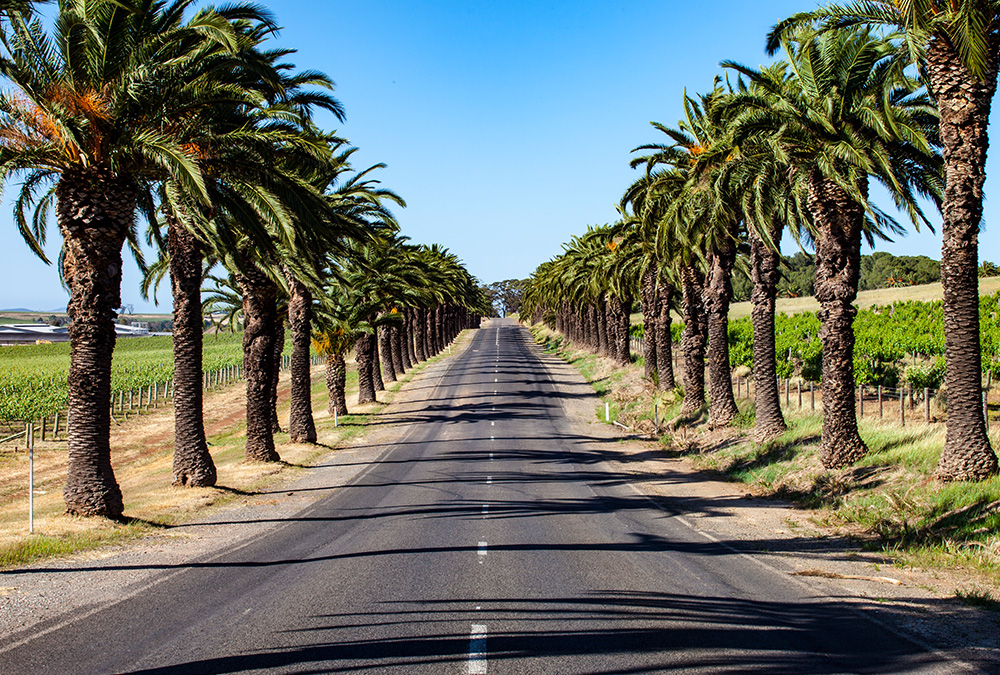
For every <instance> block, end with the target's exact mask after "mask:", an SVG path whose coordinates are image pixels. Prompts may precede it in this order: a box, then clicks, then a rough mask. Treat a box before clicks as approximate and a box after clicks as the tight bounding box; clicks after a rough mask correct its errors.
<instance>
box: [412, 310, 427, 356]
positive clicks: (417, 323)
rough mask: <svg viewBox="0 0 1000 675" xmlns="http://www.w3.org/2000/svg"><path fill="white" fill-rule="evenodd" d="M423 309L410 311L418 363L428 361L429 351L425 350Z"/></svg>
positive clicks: (414, 349)
mask: <svg viewBox="0 0 1000 675" xmlns="http://www.w3.org/2000/svg"><path fill="white" fill-rule="evenodd" d="M423 311H424V310H423V308H419V307H418V308H415V309H412V310H410V312H411V313H410V322H411V323H412V325H413V352H414V356H416V357H417V361H426V360H427V350H426V349H425V348H424V345H425V344H426V340H425V337H424V320H423Z"/></svg>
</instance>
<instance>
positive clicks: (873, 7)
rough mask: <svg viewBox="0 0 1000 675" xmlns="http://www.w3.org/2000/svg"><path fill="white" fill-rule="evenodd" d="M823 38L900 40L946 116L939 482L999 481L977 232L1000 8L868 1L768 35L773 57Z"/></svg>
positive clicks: (998, 59)
mask: <svg viewBox="0 0 1000 675" xmlns="http://www.w3.org/2000/svg"><path fill="white" fill-rule="evenodd" d="M817 20H818V21H822V22H824V25H823V29H825V30H830V29H833V30H843V29H845V28H850V27H852V26H857V25H859V24H860V25H867V26H878V27H885V28H888V29H890V30H893V31H899V32H900V33H901V34H902V36H903V41H904V44H905V46H906V53H907V55H908V57H909V60H910V61H911V62H912V63H916V64H917V65H918V66H919V68H920V71H921V74H922V75H923V77H924V79H925V81H926V82H927V87H928V89H929V91H930V94H931V95H932V96H933V98H934V102H935V103H936V104H937V109H938V112H939V114H940V120H939V133H940V138H941V151H942V155H943V158H944V175H945V189H944V199H943V204H942V213H943V216H944V220H943V223H942V226H941V234H942V242H941V285H942V286H943V288H944V322H945V362H946V364H947V365H946V371H945V386H946V388H947V389H948V420H947V431H946V435H945V445H944V452H943V453H942V455H941V461H940V462H939V464H938V468H937V476H938V477H939V478H940V479H942V480H978V479H982V478H986V477H987V476H991V475H993V474H995V473H996V472H997V470H998V464H997V456H996V454H995V453H994V452H993V448H992V447H991V446H990V441H989V437H988V436H987V433H986V423H985V419H984V415H983V403H982V398H981V388H982V346H981V344H980V336H979V281H978V278H977V274H976V268H977V266H978V264H979V250H978V233H979V225H980V221H981V220H982V214H983V184H984V182H985V180H986V150H987V146H988V145H989V136H988V134H987V127H988V125H989V117H990V107H991V105H992V101H993V95H994V94H995V93H996V85H997V68H998V64H1000V4H998V3H997V2H994V1H991V0H952V1H950V2H940V1H939V0H920V1H919V2H913V1H911V2H889V1H886V0H867V1H866V2H853V3H849V4H844V5H839V4H835V5H831V6H829V7H824V8H821V9H818V10H815V11H813V12H807V13H802V14H796V15H794V16H792V17H790V18H789V19H786V20H785V21H783V22H781V23H779V24H778V25H777V26H775V28H774V29H773V30H772V31H771V34H770V35H769V36H768V49H769V50H770V51H772V52H773V51H775V50H776V49H778V47H779V46H780V41H781V39H782V36H783V35H785V34H786V33H788V32H789V31H791V30H793V29H794V28H795V27H796V26H801V25H809V24H812V23H814V22H815V21H817Z"/></svg>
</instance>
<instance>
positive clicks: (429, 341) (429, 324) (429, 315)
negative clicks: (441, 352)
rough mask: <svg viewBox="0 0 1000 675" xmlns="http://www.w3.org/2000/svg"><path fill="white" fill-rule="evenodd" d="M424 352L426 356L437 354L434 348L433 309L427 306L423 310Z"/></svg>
mask: <svg viewBox="0 0 1000 675" xmlns="http://www.w3.org/2000/svg"><path fill="white" fill-rule="evenodd" d="M423 320H424V352H426V353H427V358H430V357H432V356H434V355H436V354H437V350H436V349H435V348H434V309H433V308H430V307H428V308H427V309H425V310H424V317H423Z"/></svg>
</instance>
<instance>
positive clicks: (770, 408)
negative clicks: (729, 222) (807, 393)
mask: <svg viewBox="0 0 1000 675" xmlns="http://www.w3.org/2000/svg"><path fill="white" fill-rule="evenodd" d="M781 229H782V227H781V224H780V223H775V224H774V225H773V226H772V228H771V231H770V233H769V234H770V239H771V242H772V243H773V244H774V245H775V246H777V245H778V242H779V241H780V240H781ZM749 239H750V276H751V280H752V281H753V290H752V291H751V294H750V300H751V302H752V303H753V309H752V310H751V320H752V322H753V379H754V384H755V385H756V387H757V395H756V400H755V405H756V409H757V420H756V426H755V429H754V440H756V441H757V442H758V443H763V442H765V441H768V440H770V439H772V438H775V437H777V436H780V435H781V434H782V433H784V432H785V430H786V429H787V428H788V427H787V425H786V424H785V418H784V416H783V415H782V414H781V399H780V398H779V396H780V394H779V392H778V360H777V357H776V355H775V351H774V350H775V346H774V306H775V298H776V297H777V289H778V281H779V280H780V279H781V270H780V268H779V265H780V263H781V254H780V253H779V252H778V251H776V250H774V249H772V248H771V246H769V245H768V244H767V243H766V242H765V241H764V240H763V239H762V238H761V237H760V235H759V234H758V233H757V232H756V231H755V230H754V229H753V228H750V233H749Z"/></svg>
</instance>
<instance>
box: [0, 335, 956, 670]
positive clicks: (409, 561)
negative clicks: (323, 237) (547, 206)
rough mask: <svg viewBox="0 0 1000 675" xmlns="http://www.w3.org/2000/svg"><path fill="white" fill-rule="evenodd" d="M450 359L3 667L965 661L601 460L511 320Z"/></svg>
mask: <svg viewBox="0 0 1000 675" xmlns="http://www.w3.org/2000/svg"><path fill="white" fill-rule="evenodd" d="M446 363H447V364H448V365H447V371H446V372H445V373H444V375H443V376H442V377H441V378H440V380H438V383H437V384H436V385H434V386H428V387H427V391H426V392H424V401H425V404H424V406H423V409H422V411H421V412H420V413H417V414H413V415H411V416H412V417H413V420H412V424H411V425H410V426H408V427H407V428H406V430H405V431H404V433H403V434H402V435H401V437H400V439H399V441H398V442H397V443H394V445H393V447H392V448H391V449H390V450H389V451H388V452H387V453H386V454H385V455H384V456H383V457H382V459H381V461H379V462H378V463H376V464H374V465H372V466H371V468H370V469H368V470H366V471H365V472H364V473H362V474H360V475H359V476H358V477H357V478H356V479H355V480H354V481H353V482H351V483H350V484H349V485H347V486H345V487H341V488H339V489H336V490H333V491H331V494H330V496H329V497H326V498H324V499H322V500H320V501H317V502H315V503H314V504H312V505H311V506H310V507H308V508H307V509H305V510H303V511H301V512H300V513H298V514H297V515H296V516H295V517H294V518H291V519H289V520H287V521H286V522H282V523H281V524H279V525H277V526H275V527H273V528H271V529H270V530H269V531H268V532H267V534H266V535H262V536H259V537H256V538H254V539H252V540H251V541H249V542H248V543H246V544H245V545H243V546H242V547H240V548H236V549H235V550H230V551H226V552H225V553H222V554H219V555H216V556H215V557H211V558H206V559H204V560H199V561H194V562H191V563H189V564H184V565H179V566H175V567H173V568H171V569H166V570H163V571H162V572H160V573H159V574H158V575H157V576H155V577H154V579H153V583H151V584H150V585H149V587H148V588H146V589H144V590H143V591H142V592H140V593H137V594H135V595H132V596H131V597H129V598H127V599H126V600H123V601H122V602H119V603H117V604H113V605H111V606H108V607H103V608H99V609H97V610H95V611H90V612H81V613H79V616H76V617H71V620H68V621H61V622H58V623H54V624H52V625H51V626H49V629H48V631H47V632H45V631H41V630H39V631H38V633H39V636H38V637H36V638H34V639H30V640H27V641H26V642H24V643H23V644H19V646H17V647H15V648H13V649H8V650H7V651H5V652H3V653H2V654H0V671H2V672H3V673H4V674H6V675H20V674H22V673H25V674H27V673H32V674H33V675H40V674H44V673H60V674H61V673H101V674H103V673H133V674H137V673H145V674H154V673H155V674H165V673H248V672H277V673H325V672H362V673H394V672H400V673H435V674H440V673H486V672H489V673H496V674H502V673H545V674H547V675H548V674H555V673H595V674H596V673H675V672H676V673H748V672H760V673H883V672H885V673H889V672H893V673H904V672H905V673H916V672H928V673H930V672H942V673H945V672H947V673H952V672H961V667H960V664H957V663H955V662H953V661H951V660H949V655H948V654H947V653H945V652H942V651H934V650H930V649H927V648H924V647H922V646H920V644H919V641H915V640H914V639H911V638H910V637H908V636H906V634H905V633H904V632H902V631H901V630H898V629H895V628H892V627H891V625H889V624H887V623H886V622H884V621H882V620H881V619H878V618H876V617H874V616H871V615H868V614H866V613H864V611H863V610H861V609H859V608H858V606H856V605H852V604H850V603H845V602H841V601H837V600H834V599H831V598H829V597H826V596H824V595H822V594H821V593H819V592H817V591H816V590H814V588H815V587H812V588H813V590H811V587H810V586H807V585H806V584H803V583H801V582H797V581H795V580H793V579H790V578H789V577H788V575H787V574H784V573H780V572H778V571H776V570H774V569H772V568H770V567H769V566H768V565H767V564H766V563H763V562H760V561H758V560H756V559H755V558H754V557H753V556H752V554H749V553H746V552H742V551H740V550H739V549H738V546H736V545H735V544H734V543H733V542H726V541H717V540H715V539H713V538H712V537H710V536H708V535H706V534H704V533H702V532H701V531H698V530H696V529H693V528H692V527H690V526H689V525H688V524H687V521H686V520H685V519H684V518H683V517H682V514H677V513H674V512H673V511H672V510H671V508H670V505H669V503H667V504H657V503H655V502H653V501H651V500H649V499H647V498H646V497H644V496H642V495H641V494H639V493H638V492H636V491H634V490H633V489H632V488H631V486H629V485H628V484H627V482H625V481H622V480H620V479H619V477H618V476H616V475H614V474H612V473H610V472H609V469H608V468H607V466H606V465H605V464H604V463H603V462H602V461H600V450H599V447H597V446H599V443H600V442H601V441H600V440H598V439H592V438H585V437H582V436H580V435H578V433H577V434H575V433H574V431H573V429H572V428H571V425H570V423H569V422H568V421H567V420H566V418H565V417H564V415H563V412H562V407H561V405H560V398H559V394H558V391H559V389H558V387H557V383H554V382H553V381H552V378H551V376H550V375H549V373H548V371H547V370H546V369H545V367H544V366H543V364H542V363H541V362H540V360H539V357H538V355H537V347H535V346H534V345H533V344H532V343H531V340H530V335H529V334H528V333H527V331H525V330H524V329H523V328H520V327H517V326H515V325H514V324H513V323H511V322H495V323H494V325H493V326H492V327H490V328H485V329H482V330H479V331H477V332H476V333H475V335H474V337H473V338H472V341H471V343H470V344H469V346H468V348H467V349H466V350H465V351H464V352H463V353H462V354H460V355H458V354H456V355H455V356H453V357H452V358H451V360H449V361H447V362H446ZM417 386H420V385H419V383H418V385H417ZM605 442H606V441H605Z"/></svg>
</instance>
